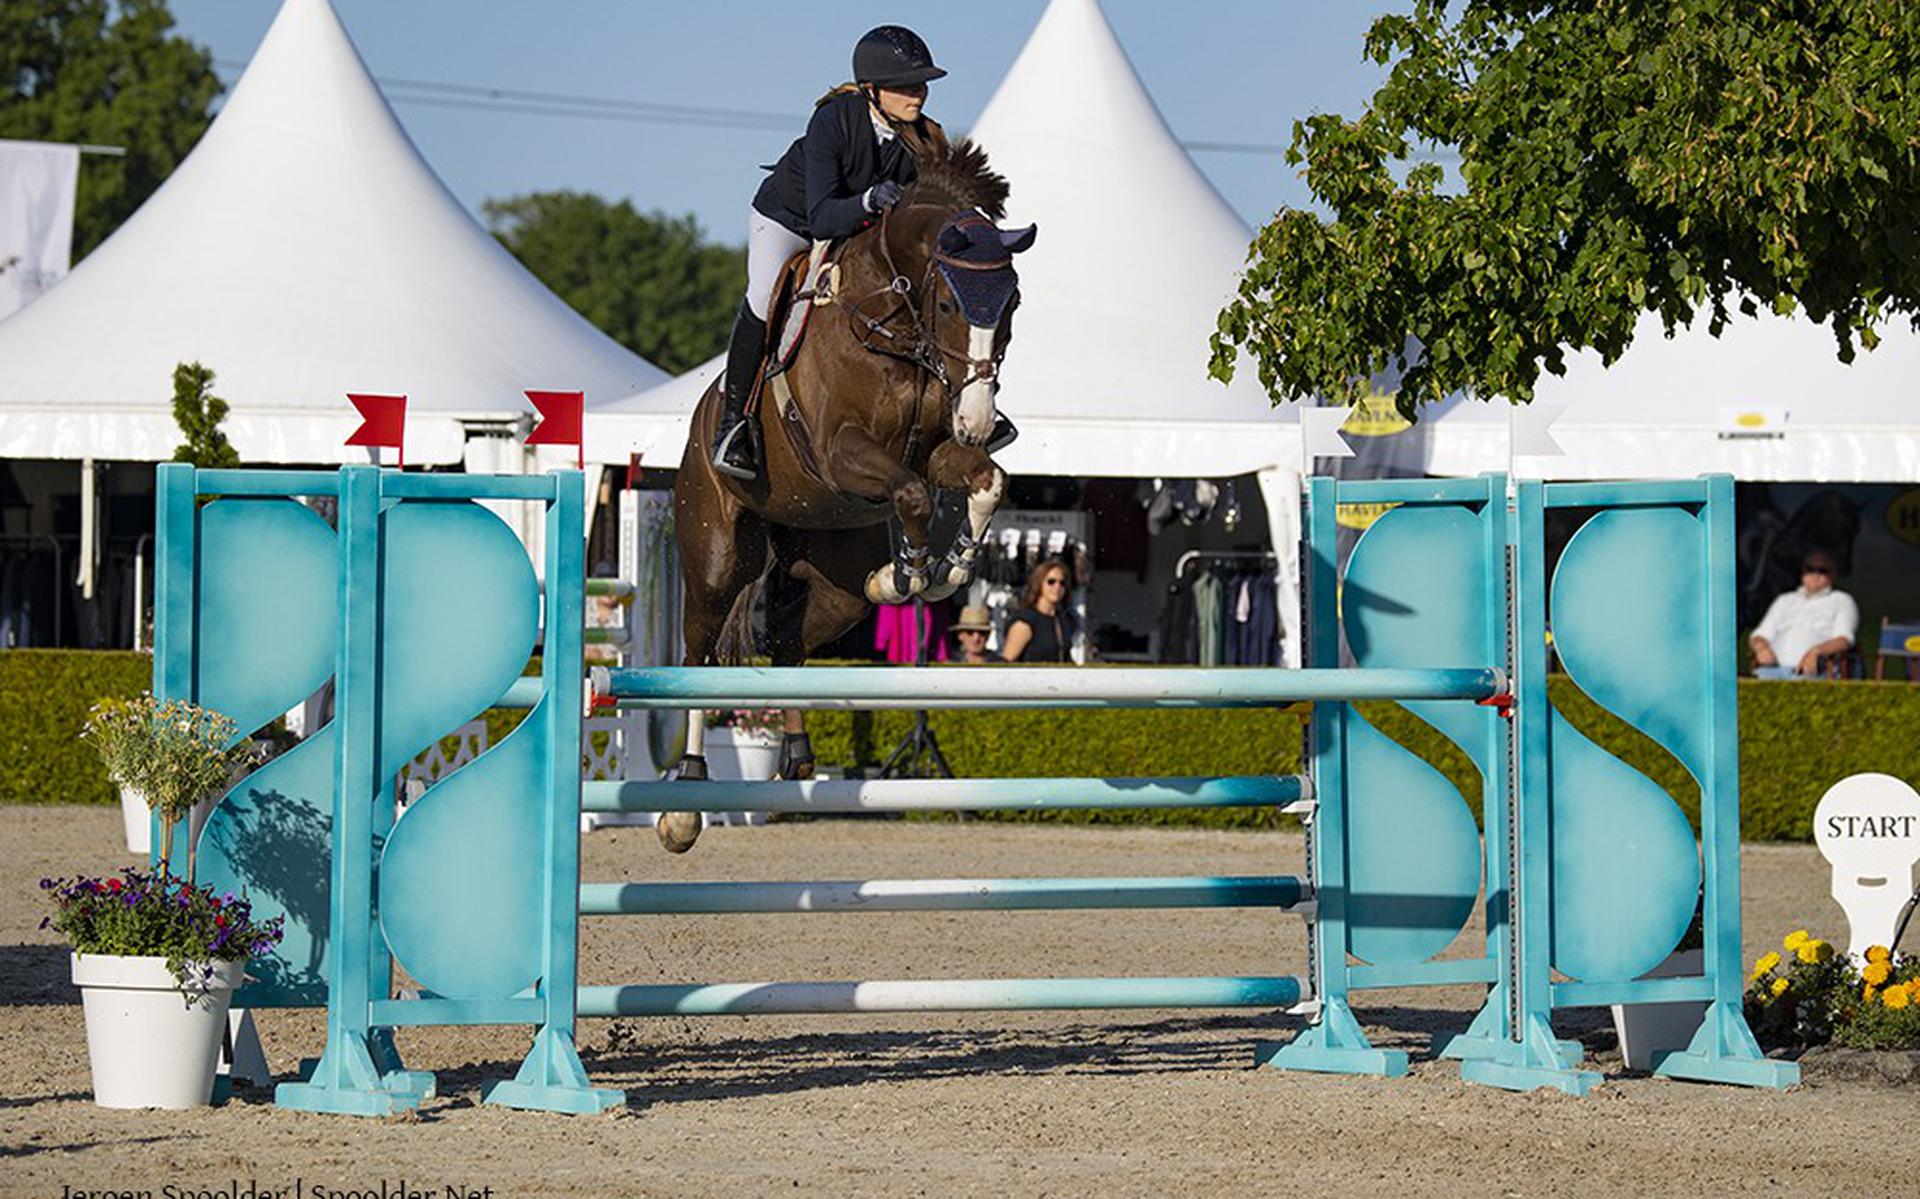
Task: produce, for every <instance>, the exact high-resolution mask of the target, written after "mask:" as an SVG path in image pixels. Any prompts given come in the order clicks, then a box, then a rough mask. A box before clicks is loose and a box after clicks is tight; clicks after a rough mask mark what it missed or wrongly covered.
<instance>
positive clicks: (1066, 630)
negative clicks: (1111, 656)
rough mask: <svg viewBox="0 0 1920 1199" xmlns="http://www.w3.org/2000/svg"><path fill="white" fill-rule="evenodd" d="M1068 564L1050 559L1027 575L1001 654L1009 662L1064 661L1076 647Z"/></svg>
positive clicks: (1009, 623)
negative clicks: (1025, 586) (1068, 599)
mask: <svg viewBox="0 0 1920 1199" xmlns="http://www.w3.org/2000/svg"><path fill="white" fill-rule="evenodd" d="M1070 578H1071V576H1070V575H1069V574H1068V571H1067V564H1066V563H1065V562H1063V561H1061V560H1060V559H1058V558H1049V559H1047V560H1046V561H1044V562H1042V563H1040V565H1038V566H1036V567H1034V568H1033V573H1032V574H1030V575H1028V576H1027V591H1026V594H1025V595H1024V596H1022V597H1021V600H1020V607H1019V609H1018V610H1017V611H1015V612H1014V614H1013V615H1012V616H1010V617H1008V619H1007V636H1006V644H1004V645H1002V646H1001V647H1000V656H1001V657H1003V658H1005V659H1006V660H1007V661H1009V662H1065V661H1067V660H1068V655H1067V651H1068V650H1070V649H1071V648H1073V614H1072V613H1071V612H1069V611H1068V610H1067V587H1068V584H1069V580H1070Z"/></svg>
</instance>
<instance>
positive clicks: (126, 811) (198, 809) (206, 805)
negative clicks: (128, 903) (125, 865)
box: [120, 783, 220, 858]
mask: <svg viewBox="0 0 1920 1199" xmlns="http://www.w3.org/2000/svg"><path fill="white" fill-rule="evenodd" d="M219 802H220V797H219V796H218V795H209V796H207V797H206V798H205V799H203V800H201V801H200V802H199V803H197V804H195V805H193V814H192V817H191V818H190V819H189V820H188V822H187V837H188V839H189V840H191V841H194V842H198V841H199V840H200V830H201V829H202V828H205V827H206V824H207V817H208V816H209V815H211V814H212V813H213V805H214V804H216V803H219ZM120 820H121V823H122V824H124V825H125V826H126V830H127V852H128V853H130V854H132V855H133V856H135V857H137V858H144V857H147V856H149V855H150V854H151V853H152V852H153V812H152V810H151V809H150V808H149V807H148V806H147V794H146V792H144V791H141V790H140V789H139V788H137V787H129V786H127V785H125V784H124V783H123V784H121V787H120Z"/></svg>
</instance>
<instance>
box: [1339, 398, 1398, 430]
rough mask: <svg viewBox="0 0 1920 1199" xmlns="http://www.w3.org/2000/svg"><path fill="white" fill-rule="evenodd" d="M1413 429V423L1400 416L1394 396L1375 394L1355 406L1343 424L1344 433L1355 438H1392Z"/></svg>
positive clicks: (1341, 427)
mask: <svg viewBox="0 0 1920 1199" xmlns="http://www.w3.org/2000/svg"><path fill="white" fill-rule="evenodd" d="M1411 428H1413V422H1412V421H1410V420H1408V419H1407V418H1406V417H1404V416H1401V415H1400V410H1399V409H1398V408H1395V407H1394V406H1393V397H1392V396H1383V395H1379V394H1377V393H1376V394H1373V395H1369V396H1367V398H1365V399H1363V400H1361V401H1360V402H1359V403H1358V404H1355V405H1354V406H1353V411H1352V412H1350V413H1348V414H1347V419H1346V421H1345V422H1344V423H1343V424H1341V426H1340V431H1341V432H1342V433H1347V434H1351V435H1352V436H1354V437H1391V436H1392V435H1393V434H1395V433H1404V432H1406V431H1407V430H1408V429H1411Z"/></svg>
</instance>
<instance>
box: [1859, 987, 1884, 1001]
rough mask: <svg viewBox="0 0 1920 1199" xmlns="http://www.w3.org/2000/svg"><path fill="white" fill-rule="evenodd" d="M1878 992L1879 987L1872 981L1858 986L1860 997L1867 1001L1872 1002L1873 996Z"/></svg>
mask: <svg viewBox="0 0 1920 1199" xmlns="http://www.w3.org/2000/svg"><path fill="white" fill-rule="evenodd" d="M1879 993H1880V989H1879V988H1878V987H1876V986H1874V985H1873V984H1872V983H1868V984H1867V985H1866V986H1864V987H1862V988H1860V998H1862V999H1864V1000H1866V1001H1867V1002H1868V1003H1872V1002H1873V997H1874V996H1875V995H1878V994H1879Z"/></svg>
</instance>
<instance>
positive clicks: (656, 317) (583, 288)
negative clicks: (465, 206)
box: [483, 191, 747, 374]
mask: <svg viewBox="0 0 1920 1199" xmlns="http://www.w3.org/2000/svg"><path fill="white" fill-rule="evenodd" d="M483 212H484V213H485V215H486V219H487V223H488V225H489V226H490V227H491V228H492V229H493V232H494V235H495V236H496V237H498V238H499V239H500V241H501V243H502V244H503V245H505V246H506V247H507V249H508V250H510V251H512V252H513V255H514V257H516V258H518V259H519V260H520V261H521V262H522V263H524V264H525V265H526V267H527V269H528V270H530V271H532V272H533V273H534V275H535V276H536V277H538V278H539V280H540V281H541V282H542V283H545V284H546V285H547V286H548V287H549V288H551V289H552V290H553V291H554V292H555V294H557V295H559V297H560V298H561V299H563V300H565V301H566V302H567V303H568V304H571V305H572V306H573V308H574V311H576V312H578V313H580V314H581V315H582V316H584V317H586V318H587V319H588V320H590V321H592V322H593V323H594V324H595V325H596V326H598V327H599V328H600V329H601V330H602V331H603V332H605V333H606V334H607V335H608V336H609V337H612V338H613V339H614V340H615V341H617V342H619V343H620V344H621V345H624V346H626V347H627V348H628V349H630V350H632V351H633V352H634V353H636V354H638V355H640V356H641V357H642V358H645V359H647V360H648V361H649V362H651V363H653V364H654V365H655V366H658V367H660V368H661V369H662V370H665V371H669V372H672V373H674V374H678V373H680V372H681V371H684V370H686V369H687V368H689V367H692V366H695V365H697V364H699V363H701V362H704V361H706V360H707V359H708V358H711V357H713V356H714V355H715V354H718V353H720V352H721V351H722V350H724V349H726V345H727V333H728V331H729V330H730V329H731V328H732V326H733V314H734V310H735V309H736V308H738V307H739V306H740V296H741V293H742V292H743V291H744V290H745V289H746V277H747V259H746V251H745V250H744V249H742V248H740V247H737V246H723V245H715V244H712V243H709V242H707V241H706V240H705V238H704V237H703V236H702V235H701V232H700V226H699V225H698V224H697V223H695V221H694V219H693V218H692V217H691V216H684V217H669V216H667V215H666V214H664V213H659V212H655V213H650V214H649V213H642V212H640V211H638V210H637V209H635V208H634V207H633V205H632V204H631V203H629V202H628V201H625V200H622V201H620V202H619V203H617V204H614V203H609V202H607V201H606V200H603V199H601V198H600V197H598V196H591V195H585V194H582V193H580V192H564V191H563V192H539V193H535V194H533V195H526V196H516V197H514V198H512V199H508V200H489V201H488V202H487V203H486V205H485V206H484V208H483Z"/></svg>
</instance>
